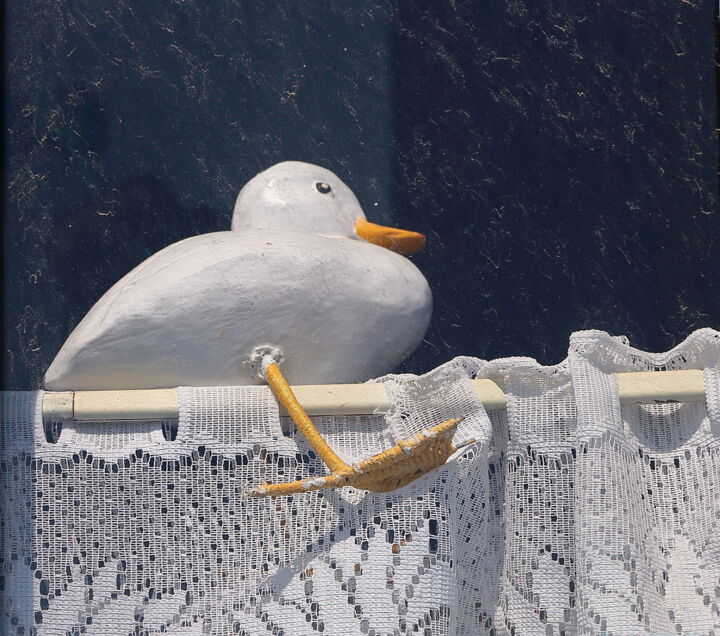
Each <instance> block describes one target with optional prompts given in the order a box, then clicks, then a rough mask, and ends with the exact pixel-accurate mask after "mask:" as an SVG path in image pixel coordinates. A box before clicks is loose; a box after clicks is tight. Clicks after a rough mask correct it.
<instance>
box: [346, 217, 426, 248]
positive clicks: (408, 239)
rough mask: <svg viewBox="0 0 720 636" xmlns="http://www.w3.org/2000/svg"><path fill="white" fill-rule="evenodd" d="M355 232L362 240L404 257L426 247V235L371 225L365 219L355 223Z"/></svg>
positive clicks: (375, 224)
mask: <svg viewBox="0 0 720 636" xmlns="http://www.w3.org/2000/svg"><path fill="white" fill-rule="evenodd" d="M355 232H356V233H357V235H358V236H359V237H360V238H362V239H365V240H366V241H368V242H370V243H375V245H379V246H380V247H386V248H387V249H389V250H392V251H393V252H397V253H398V254H402V255H403V256H408V255H410V254H414V253H415V252H419V251H420V250H421V249H422V248H423V247H425V235H424V234H420V233H419V232H408V231H407V230H399V229H398V228H395V227H386V226H385V225H378V224H377V223H370V222H369V221H366V220H365V219H358V220H357V221H356V222H355Z"/></svg>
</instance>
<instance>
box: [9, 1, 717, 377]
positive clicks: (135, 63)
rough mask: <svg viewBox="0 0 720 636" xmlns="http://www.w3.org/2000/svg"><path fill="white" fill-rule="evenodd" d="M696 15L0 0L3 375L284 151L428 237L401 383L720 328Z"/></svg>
mask: <svg viewBox="0 0 720 636" xmlns="http://www.w3.org/2000/svg"><path fill="white" fill-rule="evenodd" d="M714 11H715V5H714V3H713V2H676V1H674V0H673V1H669V0H663V1H660V2H657V3H647V2H639V1H637V0H630V1H629V2H623V3H617V2H610V1H605V2H570V1H550V2H543V3H530V2H527V3H523V2H520V1H514V0H508V1H506V2H497V3H489V2H483V3H479V2H470V1H448V2H425V3H423V2H404V1H403V2H397V3H392V2H377V3H311V2H302V1H298V0H294V1H293V0H287V1H282V2H261V1H260V0H252V1H246V2H243V1H236V2H231V1H230V0H218V1H216V2H212V3H200V2H194V1H191V2H165V3H155V2H140V1H138V0H130V1H128V2H122V3H116V2H112V3H110V2H104V3H98V2H90V1H82V0H80V1H76V2H72V3H71V2H62V1H61V2H49V1H48V0H24V1H23V2H20V0H14V1H13V2H10V3H9V7H8V9H7V23H6V30H7V38H6V61H7V80H6V89H7V107H6V126H5V127H6V131H7V132H6V146H7V151H6V182H7V194H6V216H5V308H6V311H5V323H6V324H5V329H6V340H5V349H6V357H5V362H6V377H5V386H6V387H7V388H22V389H32V388H36V387H38V386H39V385H40V382H41V379H42V375H43V373H44V370H45V368H46V367H47V365H48V364H49V363H50V361H51V360H52V358H53V357H54V355H55V353H56V352H57V350H58V349H59V347H60V346H61V344H62V342H63V341H64V339H65V338H66V337H67V335H68V334H69V332H70V331H71V329H72V328H73V327H74V325H75V324H77V322H78V321H79V320H80V319H81V318H82V316H83V315H84V314H85V312H86V311H87V310H88V309H89V308H90V307H91V306H92V304H93V303H94V302H95V301H96V300H97V299H98V298H99V297H100V296H101V295H102V294H103V292H104V291H105V290H106V289H107V288H109V287H110V286H111V285H112V284H113V283H114V282H115V281H116V280H117V279H119V278H120V277H121V276H122V275H124V274H125V273H126V272H127V271H129V270H130V269H131V268H132V267H134V266H135V265H137V264H138V263H139V262H141V261H142V260H144V259H145V258H147V257H148V256H149V255H151V254H152V253H154V252H156V251H158V250H159V249H161V248H163V247H164V246H166V245H168V244H170V243H172V242H175V241H178V240H180V239H182V238H185V237H187V236H190V235H194V234H199V233H204V232H211V231H216V230H223V229H227V228H228V227H229V220H230V212H231V210H232V206H233V203H234V199H235V196H236V194H237V192H238V190H239V189H240V188H241V187H242V185H243V184H244V183H245V182H246V181H247V180H248V179H250V178H251V177H252V176H253V175H254V174H256V173H257V172H258V171H260V170H262V169H264V168H266V167H268V166H270V165H271V164H273V163H275V162H278V161H282V160H286V159H298V160H303V161H309V162H314V163H318V164H321V165H324V166H326V167H328V168H330V169H331V170H333V171H335V172H337V173H338V175H339V176H340V177H341V178H343V179H344V180H345V181H346V182H347V183H348V184H349V185H350V186H351V187H352V188H353V189H354V191H355V192H356V194H357V195H358V198H359V199H360V201H361V203H362V204H363V205H364V207H365V211H366V213H367V214H368V217H369V218H370V219H371V220H375V221H379V222H384V223H391V224H397V225H398V226H400V227H405V228H407V229H414V230H418V231H422V232H425V233H426V234H427V235H428V238H429V245H428V248H427V249H426V251H425V252H423V253H421V254H419V255H417V256H416V257H414V260H415V263H416V264H417V265H418V266H419V267H420V269H421V270H422V271H423V272H424V273H425V274H426V276H427V277H428V279H429V281H430V284H431V286H432V288H433V292H434V297H435V303H436V305H435V312H434V318H433V322H432V325H431V328H430V331H429V333H428V335H427V339H426V340H427V341H426V343H425V344H423V346H422V347H421V348H420V349H419V350H418V352H417V353H416V354H415V355H414V356H413V357H412V358H411V359H410V360H408V361H407V362H406V363H405V364H404V365H403V369H404V370H411V371H415V372H421V371H425V370H428V369H429V368H431V367H433V366H435V365H437V364H439V363H440V362H442V361H444V360H446V359H448V358H450V357H452V356H454V355H458V354H469V355H477V356H480V357H487V358H494V357H500V356H507V355H529V356H533V357H536V358H538V359H539V360H541V361H542V362H546V363H552V362H557V361H559V360H560V359H562V358H563V357H564V355H565V352H566V349H567V338H568V336H569V334H570V333H571V332H572V331H574V330H577V329H585V328H599V329H604V330H608V331H610V332H613V333H624V334H626V335H628V336H629V337H630V338H631V340H632V341H633V343H634V344H636V345H638V346H640V347H643V348H648V349H653V350H661V349H666V348H668V347H670V346H672V345H673V344H675V343H677V342H678V341H679V340H681V339H682V338H683V337H684V336H685V335H687V333H688V332H689V331H691V330H693V329H695V328H698V327H701V326H714V327H720V297H719V291H720V289H719V288H720V282H719V280H718V273H719V272H720V216H719V211H718V196H717V195H718V193H717V163H718V155H717V151H718V149H717V139H716V133H715V127H716V123H717V118H716V102H715V76H714V65H713V60H714V46H715V44H714V19H713V17H714Z"/></svg>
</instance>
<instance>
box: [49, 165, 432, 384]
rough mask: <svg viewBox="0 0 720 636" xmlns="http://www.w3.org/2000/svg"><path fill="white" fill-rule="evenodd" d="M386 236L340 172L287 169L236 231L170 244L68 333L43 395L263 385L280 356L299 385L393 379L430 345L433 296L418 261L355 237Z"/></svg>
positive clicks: (247, 200)
mask: <svg viewBox="0 0 720 636" xmlns="http://www.w3.org/2000/svg"><path fill="white" fill-rule="evenodd" d="M348 193H349V194H348ZM328 195H333V197H334V198H332V197H330V196H328ZM263 210H264V212H263ZM304 212H307V214H305V217H307V218H305V219H304V218H303V214H304ZM353 218H354V219H356V220H357V223H358V224H359V225H357V226H355V225H353V223H352V219H353ZM308 219H309V221H308ZM356 227H357V228H362V229H356ZM380 227H381V226H373V224H370V223H367V222H366V221H365V217H364V214H363V213H362V209H361V208H360V206H359V203H357V199H355V197H354V195H353V194H352V192H351V191H350V190H349V188H347V186H345V184H343V183H342V182H341V181H340V180H339V179H338V178H337V177H336V176H335V175H333V174H332V173H331V172H330V171H327V170H325V169H323V168H319V167H318V166H312V165H310V164H303V163H300V162H286V163H285V164H278V165H277V166H274V167H273V168H271V169H269V170H267V171H265V172H264V173H261V174H260V175H258V176H257V177H255V179H253V180H252V181H250V182H249V183H248V185H247V186H246V187H245V188H244V189H243V191H241V193H240V196H239V197H238V205H237V206H236V210H235V215H234V218H233V231H228V232H216V233H212V234H204V235H200V236H195V237H192V238H189V239H186V240H183V241H180V242H178V243H175V244H173V245H170V246H169V247H167V248H165V249H163V250H161V251H160V252H158V253H157V254H155V255H153V256H151V257H150V258H148V259H147V260H146V261H145V262H143V263H141V264H140V265H139V266H138V267H136V268H135V269H134V270H133V271H131V272H130V273H129V274H127V275H126V276H125V277H124V278H122V279H121V280H120V281H119V282H118V283H117V284H115V285H114V286H113V287H112V288H111V289H110V290H109V291H108V292H107V293H106V294H105V295H104V296H103V297H102V298H101V299H100V300H99V301H98V302H97V304H96V305H95V306H94V307H93V308H92V309H91V310H90V312H89V313H88V314H87V315H86V316H85V318H84V319H83V320H82V321H81V322H80V324H79V325H78V326H77V327H76V329H75V330H74V331H73V333H72V334H71V335H70V337H69V338H68V340H67V341H66V343H65V344H64V346H63V347H62V349H61V350H60V352H59V353H58V355H57V357H56V358H55V360H54V361H53V363H52V364H51V366H50V368H49V369H48V371H47V373H46V376H45V386H46V387H47V388H48V389H50V390H102V389H142V388H161V387H174V386H180V385H188V386H222V385H239V384H253V383H257V382H258V379H257V375H256V371H257V369H255V368H254V366H253V364H252V361H253V356H256V355H257V352H258V350H261V349H263V348H265V349H272V350H273V351H276V352H278V353H279V355H280V356H282V358H283V359H284V363H283V372H284V373H285V375H286V377H287V378H288V380H289V381H290V382H291V383H293V384H326V383H349V382H357V381H363V380H366V379H368V378H371V377H374V376H377V375H381V374H383V373H386V372H387V371H389V370H391V369H392V368H393V367H394V366H395V365H397V364H398V363H399V362H400V361H402V360H403V359H404V358H405V357H406V356H407V355H409V354H410V353H411V352H412V351H413V350H414V349H415V347H416V346H417V345H418V344H419V342H420V341H421V339H422V337H423V335H424V333H425V331H426V329H427V326H428V323H429V320H430V314H431V307H432V297H431V294H430V289H429V287H428V284H427V281H426V280H425V278H424V277H423V276H422V274H421V273H420V271H419V270H418V269H417V268H416V267H415V266H414V265H413V264H412V263H411V262H410V261H409V260H407V259H406V258H404V257H403V256H401V255H399V254H397V253H394V252H393V251H391V250H389V249H385V247H380V246H379V245H376V244H372V243H370V242H367V240H363V239H362V238H361V237H360V236H359V235H358V234H359V232H360V231H362V232H365V231H366V229H365V228H369V229H368V230H367V231H368V232H369V233H372V232H374V231H377V230H376V228H380ZM387 229H388V230H392V229H391V228H387ZM395 232H398V231H395ZM407 234H408V235H409V234H410V233H407ZM368 235H370V234H368ZM384 236H385V237H386V239H387V236H390V238H389V239H387V240H389V241H390V243H393V242H394V241H395V239H394V238H392V237H393V236H394V235H392V233H390V234H387V233H386V234H385V235H384ZM415 236H416V237H417V236H421V235H415ZM401 238H403V237H401ZM404 238H407V237H404ZM383 240H385V239H383ZM408 240H411V241H412V240H413V237H410V239H408ZM381 244H382V243H381Z"/></svg>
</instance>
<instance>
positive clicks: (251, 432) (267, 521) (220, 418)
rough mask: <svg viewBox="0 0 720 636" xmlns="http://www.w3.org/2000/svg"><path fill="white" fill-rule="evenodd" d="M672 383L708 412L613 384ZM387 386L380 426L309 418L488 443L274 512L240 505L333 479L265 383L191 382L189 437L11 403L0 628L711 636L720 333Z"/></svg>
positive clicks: (719, 466) (399, 434)
mask: <svg viewBox="0 0 720 636" xmlns="http://www.w3.org/2000/svg"><path fill="white" fill-rule="evenodd" d="M678 368H695V369H703V372H704V378H705V384H706V391H707V403H685V404H680V403H668V404H649V405H637V404H636V405H628V406H622V407H621V406H620V403H619V399H618V393H617V382H616V380H615V378H614V376H613V374H614V373H617V372H630V371H646V370H659V369H678ZM475 377H478V378H483V377H485V378H492V379H494V380H496V381H498V382H501V383H502V385H503V386H504V389H505V392H506V394H507V396H508V407H507V411H493V412H491V413H489V414H488V413H486V412H485V410H484V408H483V407H482V404H481V403H480V402H479V401H478V399H477V397H476V396H475V394H474V392H473V390H472V387H471V385H470V382H469V380H470V379H471V378H475ZM378 381H380V382H383V383H384V386H385V389H386V392H387V394H388V397H389V398H390V401H391V404H392V407H391V410H390V412H389V413H387V414H385V415H383V414H377V415H372V416H354V417H349V416H348V417H321V418H316V423H317V425H318V428H319V429H320V430H321V432H322V433H323V435H324V436H325V437H326V438H327V439H328V441H329V442H330V444H331V445H332V446H333V448H335V449H336V451H337V452H338V453H339V454H340V455H341V456H342V457H343V459H345V460H348V461H356V460H358V459H362V458H364V457H367V456H369V455H371V454H373V453H375V452H378V451H379V450H381V449H383V448H386V447H387V446H388V445H390V444H392V443H394V442H395V441H397V440H398V439H400V438H403V437H408V436H410V435H412V434H413V433H415V432H418V431H419V430H422V429H424V428H428V427H429V426H432V425H434V424H437V423H439V422H440V421H443V420H445V419H447V418H449V417H459V416H464V417H465V420H464V421H463V423H462V425H461V427H460V428H459V429H458V432H457V433H456V440H455V441H456V443H459V442H461V441H462V442H464V441H468V440H474V442H472V443H471V444H470V445H468V446H466V447H463V448H462V449H461V450H460V451H458V452H457V453H456V454H455V455H454V456H453V457H451V459H450V460H449V461H448V462H447V463H446V464H445V465H444V466H442V467H441V468H440V469H438V470H436V471H433V472H431V473H429V474H428V475H426V476H424V477H422V478H421V479H418V480H417V481H415V482H413V483H411V484H409V485H408V486H406V487H404V488H402V489H400V490H398V491H395V492H392V493H387V494H374V493H367V492H365V491H361V490H355V489H352V488H344V489H341V490H327V491H317V492H311V493H305V494H302V495H293V496H291V497H278V498H276V499H272V500H270V499H250V498H248V497H247V496H246V494H247V491H248V489H249V488H250V487H251V486H252V485H253V484H256V483H261V482H266V481H290V480H294V479H300V478H305V477H309V476H312V475H317V474H322V473H324V472H325V470H326V469H325V467H324V465H323V463H322V462H321V461H320V460H319V459H318V458H317V457H316V456H315V453H314V452H313V451H312V449H311V448H310V447H309V446H308V444H307V443H306V442H305V440H304V439H303V438H302V436H300V435H299V434H298V433H297V431H296V430H295V429H294V426H293V424H292V422H291V421H289V420H288V419H286V418H281V417H279V414H278V410H277V406H276V403H275V401H274V399H273V398H272V396H271V395H270V393H269V391H268V390H267V389H265V388H261V387H220V388H182V389H180V390H179V395H180V402H181V412H180V420H179V423H178V425H177V429H176V430H175V429H174V428H173V427H171V426H170V425H169V423H168V422H164V423H163V422H154V423H142V424H138V423H135V424H130V423H116V424H102V423H95V424H93V423H90V424H65V425H64V427H63V428H62V431H59V427H58V426H51V427H49V428H46V427H44V426H43V423H42V417H41V401H42V393H7V394H4V395H3V396H2V421H1V423H0V431H1V432H2V456H1V457H0V478H1V480H2V481H1V482H0V495H2V499H1V505H2V509H1V511H0V513H1V517H0V519H1V522H2V533H3V543H2V552H1V554H0V557H1V562H0V576H1V582H2V590H3V592H2V605H1V606H0V607H1V609H2V616H0V621H1V622H0V630H1V631H2V633H3V634H25V635H30V634H80V633H86V634H112V635H113V636H117V635H121V634H122V635H124V634H154V633H169V634H221V635H224V634H245V635H256V634H265V633H269V634H276V635H284V636H291V635H292V636H295V635H301V636H302V635H304V634H318V633H323V634H330V635H344V634H348V635H350V634H367V635H373V636H380V635H383V636H384V635H386V634H392V635H395V634H423V635H425V636H429V635H446V634H448V635H450V634H469V635H473V636H474V635H483V634H484V635H487V636H500V635H507V636H509V635H513V636H523V635H529V636H535V635H543V636H550V635H552V636H574V635H600V634H608V635H615V636H620V635H622V636H633V635H636V634H637V635H640V634H660V633H675V634H704V635H712V636H720V609H719V603H720V527H719V526H720V450H719V449H720V420H719V419H718V416H719V415H720V407H719V406H718V402H719V401H720V334H718V333H717V332H714V331H712V330H708V329H706V330H701V331H699V332H696V333H695V334H693V335H691V336H690V337H689V338H688V339H687V340H686V341H685V343H683V344H682V345H680V346H679V347H676V348H675V349H673V350H672V351H670V352H668V353H666V354H647V353H644V352H641V351H638V350H636V349H633V348H632V347H630V345H629V343H628V342H627V341H626V340H625V339H622V338H611V337H610V336H608V335H607V334H604V333H602V332H580V333H578V334H574V335H573V337H572V339H571V343H570V352H569V356H568V359H567V360H566V361H565V362H563V363H561V364H559V365H556V366H553V367H542V366H540V365H538V364H537V363H536V362H535V361H534V360H531V359H529V358H507V359H502V360H495V361H492V362H485V361H481V360H477V359H474V358H467V357H466V358H458V359H455V360H453V361H451V362H449V363H447V364H445V365H443V366H442V367H440V368H439V369H436V370H435V371H433V372H431V373H429V374H427V375H426V376H421V377H416V376H410V375H401V376H387V377H384V378H380V379H379V380H378ZM58 432H59V437H58V435H57V433H58ZM53 434H54V437H53Z"/></svg>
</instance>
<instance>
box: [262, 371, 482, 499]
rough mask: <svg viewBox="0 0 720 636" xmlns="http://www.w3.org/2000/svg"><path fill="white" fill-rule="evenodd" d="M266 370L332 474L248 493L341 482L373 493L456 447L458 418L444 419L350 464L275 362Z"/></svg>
mask: <svg viewBox="0 0 720 636" xmlns="http://www.w3.org/2000/svg"><path fill="white" fill-rule="evenodd" d="M265 373H266V377H267V382H268V384H269V385H270V388H271V389H272V390H273V392H274V393H275V395H276V396H277V398H278V400H279V401H280V403H281V404H282V405H283V406H284V407H285V409H286V410H287V412H288V413H289V414H290V417H291V418H292V419H293V421H294V422H295V424H296V425H297V427H298V430H299V431H300V432H301V433H302V434H303V435H305V437H306V438H307V440H308V441H309V442H310V444H311V445H312V447H313V448H314V449H315V450H316V451H317V453H318V455H319V456H320V458H321V459H322V460H323V461H324V462H325V463H326V464H327V466H328V467H329V468H330V470H331V472H332V474H330V475H323V476H321V477H311V478H309V479H301V480H298V481H293V482H288V483H284V484H264V485H262V486H256V487H255V488H254V489H253V490H252V491H251V492H250V496H251V497H278V496H283V495H293V494H297V493H303V492H310V491H312V490H320V489H323V488H333V487H336V488H341V487H343V486H354V487H356V488H361V489H364V490H370V491H373V492H388V491H390V490H395V489H396V488H400V487H401V486H404V485H406V484H409V483H410V482H411V481H413V480H415V479H417V478H418V477H420V476H422V475H424V474H425V473H427V472H429V471H431V470H433V469H435V468H437V467H438V466H442V465H443V464H444V463H445V462H446V461H447V458H448V457H450V455H452V453H454V452H455V450H456V448H455V446H453V445H452V438H453V435H454V434H455V431H456V430H457V426H458V424H459V423H460V422H461V421H462V418H460V419H450V420H447V421H445V422H443V423H442V424H438V425H437V426H433V427H432V428H431V429H430V430H428V431H422V432H420V433H417V434H416V435H413V436H412V437H410V438H408V439H404V440H400V441H399V442H398V443H397V444H396V445H395V446H393V447H391V448H388V449H387V450H384V451H382V452H380V453H377V454H376V455H373V456H372V457H370V458H368V459H365V460H363V461H361V462H359V463H357V464H353V465H352V466H349V465H348V464H346V463H345V462H344V461H343V460H342V459H340V457H338V456H337V455H336V454H335V452H334V451H333V450H332V448H330V446H329V445H328V443H327V442H326V441H325V439H324V438H323V437H322V435H320V433H319V431H318V430H317V428H316V427H315V425H314V424H313V422H312V420H311V419H310V418H309V417H308V415H307V413H306V412H305V409H303V407H302V406H300V403H299V402H298V401H297V398H296V397H295V394H294V393H293V392H292V389H291V388H290V386H289V385H288V383H287V381H286V380H285V378H284V377H283V375H282V373H281V371H280V369H279V368H278V366H277V364H275V363H274V362H273V363H271V364H269V365H268V367H267V369H266V371H265ZM467 443H468V444H469V443H471V442H467Z"/></svg>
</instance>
